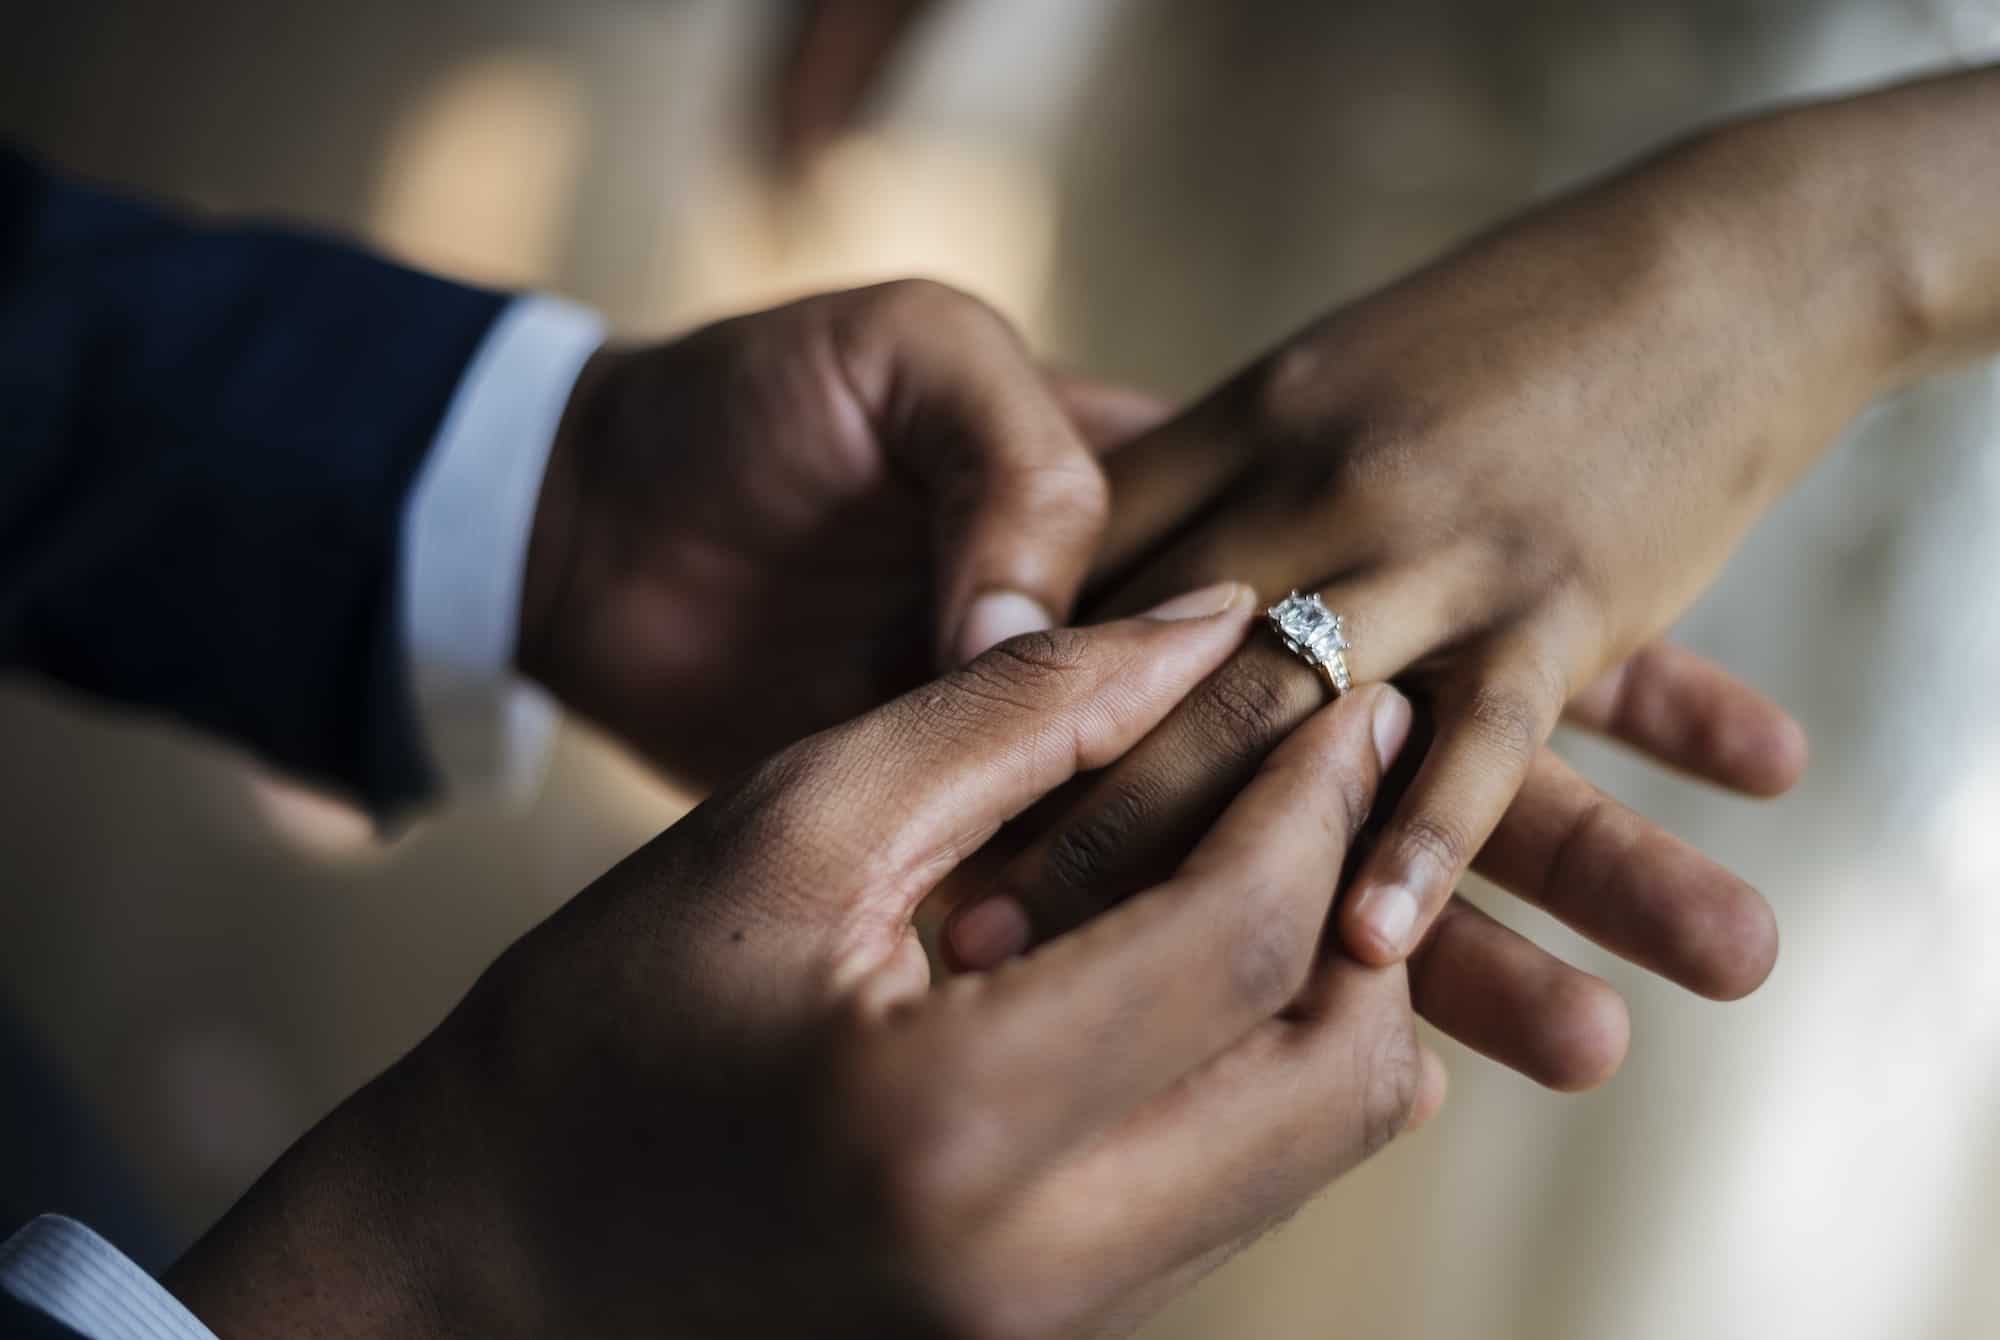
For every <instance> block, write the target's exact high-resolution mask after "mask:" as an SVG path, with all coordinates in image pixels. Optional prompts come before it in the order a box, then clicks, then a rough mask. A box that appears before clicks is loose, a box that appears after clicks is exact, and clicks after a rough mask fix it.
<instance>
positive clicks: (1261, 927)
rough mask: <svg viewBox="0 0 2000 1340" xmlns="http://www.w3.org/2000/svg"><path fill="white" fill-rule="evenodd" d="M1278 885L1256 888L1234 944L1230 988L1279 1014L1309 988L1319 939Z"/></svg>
mask: <svg viewBox="0 0 2000 1340" xmlns="http://www.w3.org/2000/svg"><path fill="white" fill-rule="evenodd" d="M1278 903H1279V895H1278V894H1277V893H1276V892H1275V891H1263V890H1253V891H1251V892H1250V893H1248V894H1247V895H1246V896H1245V897H1244V898H1243V900H1242V902H1241V903H1240V906H1241V907H1242V909H1243V915H1242V916H1241V918H1240V919H1239V921H1238V924H1237V927H1236V930H1235V933H1234V935H1233V936H1232V937H1231V938H1230V942H1229V946H1228V959H1227V963H1228V969H1229V989H1230V993H1231V995H1232V997H1233V998H1234V999H1235V1001H1236V1002H1237V1003H1238V1004H1239V1005H1240V1006H1242V1007H1243V1008H1244V1009H1246V1010H1249V1011H1251V1012H1253V1013H1255V1014H1259V1015H1267V1014H1276V1013H1277V1012H1278V1011H1280V1010H1282V1009H1284V1008H1285V1007H1286V1006H1287V1005H1289V1004H1291V1002H1292V1001H1293V1000H1294V999H1295V998H1296V997H1297V996H1298V994H1299V992H1300V991H1302V990H1304V989H1305V985H1306V979H1307V977H1308V976H1309V975H1310V974H1311V972H1312V963H1313V953H1314V948H1315V946H1314V939H1313V937H1312V936H1311V935H1309V934H1306V933H1305V932H1303V931H1302V930H1301V929H1300V928H1299V927H1298V926H1297V925H1296V924H1294V920H1295V919H1294V918H1292V917H1289V916H1286V915H1285V914H1284V911H1283V909H1282V908H1281V907H1280V906H1278Z"/></svg>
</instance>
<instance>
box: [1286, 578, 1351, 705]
mask: <svg viewBox="0 0 2000 1340" xmlns="http://www.w3.org/2000/svg"><path fill="white" fill-rule="evenodd" d="M1264 617H1265V618H1266V619H1268V620H1270V622H1271V631H1272V632H1274V633H1276V634H1277V635H1278V636H1279V637H1280V638H1282V639H1283V640H1284V643H1285V650H1286V651H1289V652H1291V653H1292V654H1293V655H1294V656H1297V657H1298V658H1299V659H1301V660H1303V661H1304V662H1305V663H1306V664H1307V665H1309V666H1311V667H1312V668H1313V669H1315V670H1317V671H1319V673H1320V675H1321V677H1322V678H1324V679H1325V680H1326V683H1327V687H1328V688H1330V689H1332V690H1333V696H1334V697H1336V698H1338V697H1339V696H1340V695H1341V694H1343V693H1346V692H1347V690H1348V689H1349V688H1350V687H1352V683H1351V681H1350V680H1349V679H1348V675H1347V652H1348V650H1349V649H1350V648H1351V647H1352V646H1353V644H1352V643H1350V642H1349V641H1348V640H1347V631H1346V627H1345V625H1344V624H1343V623H1342V621H1341V618H1340V616H1339V615H1338V614H1335V613H1334V612H1333V611H1332V610H1330V609H1328V608H1327V607H1326V605H1325V603H1324V602H1323V601H1321V600H1320V598H1319V596H1318V594H1317V593H1315V594H1313V595H1309V596H1302V595H1300V594H1299V593H1298V592H1297V591H1294V592H1292V593H1291V594H1290V595H1288V596H1286V597H1285V598H1284V599H1283V600H1280V601H1279V602H1278V603H1277V604H1275V605H1273V606H1271V608H1269V609H1267V610H1265V611H1264Z"/></svg>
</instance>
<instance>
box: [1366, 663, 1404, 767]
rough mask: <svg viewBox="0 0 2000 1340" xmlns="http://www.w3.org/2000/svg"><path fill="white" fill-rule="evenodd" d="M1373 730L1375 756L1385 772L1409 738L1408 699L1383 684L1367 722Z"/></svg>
mask: <svg viewBox="0 0 2000 1340" xmlns="http://www.w3.org/2000/svg"><path fill="white" fill-rule="evenodd" d="M1369 724H1370V725H1371V726H1372V727H1373V728H1374V732H1375V757H1376V758H1377V759H1378V760H1379V761H1380V762H1381V764H1382V770H1383V771H1384V772H1387V771H1388V770H1389V769H1390V768H1391V767H1393V766H1394V765H1395V762H1396V755H1398V754H1400V753H1402V752H1403V742H1404V741H1405V740H1407V739H1409V738H1410V700H1409V699H1408V698H1405V697H1404V696H1403V695H1402V694H1400V693H1398V692H1396V690H1395V689H1394V688H1393V687H1391V686H1390V685H1387V684H1384V685H1383V686H1382V688H1381V690H1380V693H1379V695H1378V696H1377V697H1376V699H1375V715H1374V718H1373V719H1372V720H1371V721H1370V723H1369Z"/></svg>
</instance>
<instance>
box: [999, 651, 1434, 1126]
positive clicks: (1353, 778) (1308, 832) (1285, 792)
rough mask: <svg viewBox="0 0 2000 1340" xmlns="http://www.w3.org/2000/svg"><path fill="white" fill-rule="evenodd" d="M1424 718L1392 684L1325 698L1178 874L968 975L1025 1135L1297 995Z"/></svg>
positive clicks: (1128, 1104) (1177, 1072)
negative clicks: (1355, 849) (1017, 957)
mask: <svg viewBox="0 0 2000 1340" xmlns="http://www.w3.org/2000/svg"><path fill="white" fill-rule="evenodd" d="M1409 726H1410V707H1409V704H1408V702H1407V701H1405V700H1404V699H1403V697H1402V696H1401V695H1400V694H1398V693H1397V692H1396V691H1395V690H1394V689H1392V688H1390V687H1389V686H1388V685H1386V684H1384V685H1375V686H1371V687H1369V688H1366V689H1362V690H1360V691H1357V692H1355V693H1352V694H1349V695H1347V696H1346V697H1344V698H1342V699H1340V700H1339V701H1338V702H1336V703H1334V704H1332V705H1330V706H1328V707H1326V708H1324V709H1322V710H1321V711H1320V712H1318V713H1316V714H1315V715H1314V717H1313V718H1312V719H1311V720H1309V721H1308V722H1307V723H1306V724H1305V725H1304V726H1302V727H1301V728H1300V729H1299V730H1298V731H1296V732H1295V733H1294V734H1293V735H1292V736H1291V737H1290V738H1289V739H1288V740H1287V741H1286V742H1285V743H1284V744H1283V745H1281V746H1280V747H1279V748H1278V749H1277V750H1276V751H1274V752H1273V753H1272V755H1271V756H1270V758H1268V759H1267V760H1266V761H1265V763H1264V766H1263V767H1262V769H1261V770H1260V771H1259V772H1258V774H1257V776H1256V777H1255V778H1253V779H1252V780H1251V783H1250V785H1249V786H1248V787H1246V788H1245V789H1244V791H1243V793H1242V794H1241V795H1240V796H1238V797H1237V799H1236V800H1235V801H1234V802H1233V803H1232V804H1231V805H1230V807H1229V809H1228V810H1227V811H1225V812H1224V814H1223V815H1222V817H1221V819H1219V820H1218V821H1217V822H1216V825H1215V827H1214V828H1213V829H1211V830H1210V831H1209V833H1208V835H1207V836H1206V837H1205V838H1204V839H1203V840H1202V841H1201V842H1200V843H1199V844H1198V845H1197V846H1196V847H1195V849H1194V851H1193V853H1192V854H1191V855H1190V856H1189V857H1188V859H1187V860H1186V861H1185V862H1184V863H1183V864H1182V865H1181V867H1180V869H1179V871H1178V872H1177V873H1176V874H1175V875H1174V877H1173V878H1172V879H1170V880H1168V881H1167V882H1166V883H1164V884H1161V885H1159V886H1157V887H1155V888H1153V889H1150V890H1147V891H1146V892H1144V893H1141V894H1139V895H1137V896H1136V897H1133V898H1131V899H1129V900H1127V901H1126V902H1124V903H1122V904H1120V905H1119V906H1118V907H1117V908H1116V909H1115V910H1113V911H1112V912H1110V913H1108V914H1106V915H1105V916H1103V917H1101V918H1099V919H1098V920H1096V921H1094V922H1092V923H1090V924H1089V925H1086V926H1084V927H1082V928H1080V929H1079V930H1077V931H1075V932H1072V933H1071V934H1069V935H1066V936H1063V937H1060V938H1058V939H1056V940H1055V941H1053V942H1051V943H1050V944H1049V945H1047V946H1045V947H1044V948H1043V949H1041V950H1039V951H1038V952H1036V953H1034V954H1032V955H1030V956H1029V958H1027V959H1026V960H1024V961H1022V962H1021V963H1020V964H1019V965H1017V966H1016V968H1015V969H1014V970H1012V971H1009V972H1002V973H998V974H994V975H992V976H990V977H987V978H969V979H963V980H964V981H965V982H966V983H968V986H967V987H966V988H965V990H966V991H968V992H969V993H970V1003H969V1005H967V1006H966V1008H967V1009H969V1010H970V1012H971V1013H970V1017H969V1018H968V1019H967V1020H966V1021H965V1022H966V1023H967V1024H968V1025H969V1027H968V1029H967V1032H968V1034H969V1035H968V1036H967V1037H966V1038H965V1039H964V1042H963V1045H964V1046H965V1047H967V1048H969V1049H972V1051H973V1053H974V1055H975V1056H976V1057H977V1058H978V1059H977V1060H969V1064H970V1065H971V1068H972V1070H973V1073H974V1074H975V1075H979V1076H981V1077H982V1078H983V1081H984V1082H985V1083H988V1084H991V1085H993V1086H994V1087H995V1089H996V1090H998V1091H1000V1092H1004V1093H1005V1094H1007V1095H1008V1101H1009V1104H1010V1105H1011V1106H1012V1107H1013V1108H1014V1109H1015V1110H1016V1112H1017V1113H1019V1114H1020V1120H1021V1123H1022V1125H1021V1128H1020V1130H1019V1131H1017V1134H1018V1135H1019V1136H1020V1144H1021V1145H1022V1147H1023V1148H1024V1149H1035V1150H1040V1151H1052V1150H1056V1149H1062V1148H1067V1147H1069V1146H1071V1145H1072V1144H1074V1143H1075V1142H1077V1141H1078V1140H1079V1139H1081V1138H1083V1137H1084V1136H1085V1135H1086V1134H1087V1133H1088V1132H1089V1131H1091V1130H1094V1129H1096V1128H1098V1127H1099V1126H1100V1125H1102V1124H1104V1123H1106V1122H1108V1121H1111V1120H1115V1119H1117V1118H1119V1117H1121V1116H1123V1115H1124V1114H1125V1113H1127V1112H1130V1111H1131V1110H1133V1108H1135V1107H1136V1106H1138V1105H1139V1104H1142V1103H1144V1102H1146V1101H1147V1100H1149V1099H1150V1098H1152V1097H1153V1096H1154V1095H1156V1094H1158V1093H1159V1092H1160V1091H1162V1090H1163V1089H1165V1088H1166V1087H1167V1086H1169V1085H1170V1084H1172V1083H1173V1082H1175V1081H1176V1080H1178V1079H1180V1078H1181V1077H1182V1076H1183V1075H1185V1074H1186V1073H1187V1072H1188V1071H1190V1070H1192V1069H1193V1068H1195V1067H1197V1066H1199V1065H1201V1064H1203V1063H1204V1062H1206V1061H1208V1060H1209V1059H1210V1058H1212V1057H1214V1056H1215V1055H1217V1054H1218V1053H1220V1052H1221V1051H1223V1050H1224V1049H1226V1048H1227V1047H1229V1046H1230V1045H1231V1044H1232V1043H1234V1042H1236V1041H1237V1040H1238V1039H1240V1038H1241V1037H1243V1036H1244V1035H1245V1034H1246V1033H1248V1032H1250V1031H1252V1030H1253V1029H1255V1028H1256V1027H1257V1026H1258V1025H1260V1024H1262V1023H1263V1022H1265V1021H1267V1020H1269V1019H1270V1018H1272V1017H1273V1016H1275V1015H1276V1014H1277V1013H1278V1012H1280V1011H1281V1010H1283V1009H1284V1008H1285V1007H1286V1006H1287V1005H1288V1004H1290V1002H1291V1001H1292V999H1293V997H1294V996H1296V995H1297V994H1298V992H1299V991H1300V990H1301V989H1302V988H1303V987H1304V986H1305V984H1306V982H1307V980H1308V978H1309V976H1310V974H1311V972H1312V968H1313V965H1314V963H1315V962H1316V961H1317V960H1318V958H1319V953H1320V948H1321V942H1322V933H1323V930H1324V927H1325V924H1326V919H1327V912H1328V909H1329V908H1330V907H1331V906H1332V903H1333V897H1334V893H1335V891H1336V889H1337V888H1338V887H1339V883H1340V873H1341V866H1342V864H1343V862H1344V861H1345V859H1346V856H1347V849H1348V844H1349V842H1350V840H1351V839H1352V837H1353V835H1354V834H1355V833H1356V832H1357V831H1359V829H1360V826H1361V824H1362V823H1363V821H1364V820H1365V819H1366V817H1367V814H1368V810H1369V807H1370V806H1371V805H1372V804H1373V802H1374V797H1375V789H1376V787H1377V785H1378V784H1379V783H1380V780H1381V777H1382V773H1383V770H1384V768H1385V766H1387V763H1388V762H1389V761H1392V760H1393V759H1394V758H1395V756H1396V754H1397V752H1398V751H1399V750H1400V749H1401V748H1402V745H1403V741H1404V739H1405V738H1406V737H1407V735H1408V731H1409ZM975 983H976V984H978V985H971V984H975ZM959 999H961V1000H965V999H966V996H965V995H963V994H962V995H961V996H960V997H959Z"/></svg>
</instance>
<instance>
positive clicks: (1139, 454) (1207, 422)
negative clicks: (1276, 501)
mask: <svg viewBox="0 0 2000 1340" xmlns="http://www.w3.org/2000/svg"><path fill="white" fill-rule="evenodd" d="M1218 404H1219V402H1218V397H1216V396H1211V397H1209V398H1208V399H1207V400H1204V401H1202V402H1200V403H1198V404H1196V405H1195V406H1193V407H1192V408H1190V409H1187V410H1185V411H1183V412H1182V413H1180V414H1177V415H1175V416H1174V417H1173V418H1171V419H1169V420H1167V421H1166V422H1164V423H1162V424H1161V425H1160V426H1159V427H1157V428H1155V429H1153V430H1152V431H1150V432H1148V433H1147V434H1146V435H1145V436H1143V437H1141V438H1139V439H1138V440H1137V441H1134V442H1132V443H1129V444H1128V445H1126V446H1125V447H1123V448H1122V449H1120V450H1119V451H1117V452H1115V453H1113V454H1112V455H1111V456H1109V457H1107V458H1106V459H1105V463H1104V465H1105V473H1106V476H1107V478H1108V480H1109V482H1110V485H1111V498H1112V508H1111V517H1110V521H1109V523H1108V524H1107V525H1106V527H1105V532H1104V539H1103V543H1102V545H1101V546H1100V548H1099V550H1098V553H1097V557H1096V562H1095V564H1094V565H1093V569H1092V575H1093V577H1094V578H1095V579H1097V580H1099V581H1104V580H1108V579H1110V578H1112V577H1113V576H1115V575H1116V574H1118V573H1122V572H1124V571H1126V570H1127V569H1128V568H1130V567H1131V566H1132V565H1133V564H1134V563H1136V562H1138V561H1139V560H1140V559H1141V558H1143V557H1145V556H1146V555H1147V554H1149V553H1151V552H1153V551H1155V550H1157V549H1158V548H1160V547H1161V546H1162V545H1163V544H1165V543H1166V542H1167V541H1168V539H1169V538H1170V537H1171V536H1173V535H1175V534H1176V533H1178V532H1179V531H1181V530H1183V529H1184V528H1185V527H1186V526H1187V525H1188V523H1189V522H1190V521H1192V520H1193V519H1194V518H1195V517H1197V516H1198V515H1200V514H1201V513H1202V512H1203V511H1205V510H1207V509H1208V507H1209V506H1210V505H1212V504H1213V503H1214V502H1215V500H1216V499H1217V498H1219V497H1221V496H1222V495H1223V494H1224V493H1225V492H1226V491H1228V489H1229V488H1230V487H1231V486H1233V485H1234V484H1235V483H1236V482H1237V480H1238V479H1240V478H1241V477H1242V475H1243V473H1244V472H1245V471H1246V470H1247V469H1248V468H1249V466H1250V465H1251V463H1252V462H1253V461H1255V459H1256V453H1255V451H1254V449H1253V448H1252V447H1251V445H1250V444H1249V443H1248V442H1247V440H1246V439H1244V438H1243V436H1242V435H1241V434H1236V433H1230V432H1227V431H1224V430H1223V428H1222V426H1221V425H1222V416H1221V413H1220V410H1219V408H1218ZM1293 576H1294V577H1295V576H1296V574H1293ZM1288 580H1289V579H1288Z"/></svg>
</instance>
